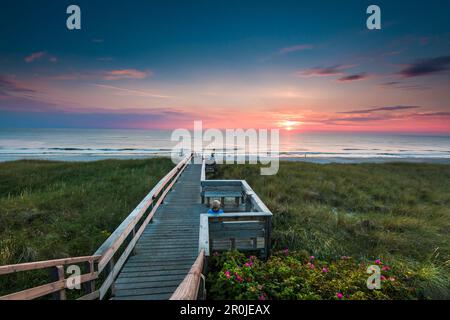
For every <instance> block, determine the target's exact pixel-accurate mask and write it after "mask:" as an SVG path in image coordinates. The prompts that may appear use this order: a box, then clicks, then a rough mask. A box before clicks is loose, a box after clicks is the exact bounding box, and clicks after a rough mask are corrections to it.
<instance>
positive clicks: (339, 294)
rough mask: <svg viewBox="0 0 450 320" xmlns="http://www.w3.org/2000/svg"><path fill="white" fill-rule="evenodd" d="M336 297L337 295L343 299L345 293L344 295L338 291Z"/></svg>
mask: <svg viewBox="0 0 450 320" xmlns="http://www.w3.org/2000/svg"><path fill="white" fill-rule="evenodd" d="M336 297H337V298H338V299H339V300H341V299H342V298H343V297H344V295H343V294H342V293H340V292H338V293H336Z"/></svg>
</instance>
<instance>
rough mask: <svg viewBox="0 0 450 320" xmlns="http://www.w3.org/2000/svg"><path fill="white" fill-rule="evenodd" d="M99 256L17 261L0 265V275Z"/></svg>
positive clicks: (66, 263) (96, 258) (95, 258)
mask: <svg viewBox="0 0 450 320" xmlns="http://www.w3.org/2000/svg"><path fill="white" fill-rule="evenodd" d="M100 258H101V256H96V255H93V256H82V257H73V258H63V259H54V260H44V261H35V262H26V263H18V264H9V265H5V266H0V275H5V274H10V273H16V272H21V271H30V270H39V269H45V268H51V267H57V266H64V265H68V264H77V263H81V262H91V261H97V260H99V259H100Z"/></svg>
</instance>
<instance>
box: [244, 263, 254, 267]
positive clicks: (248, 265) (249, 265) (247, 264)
mask: <svg viewBox="0 0 450 320" xmlns="http://www.w3.org/2000/svg"><path fill="white" fill-rule="evenodd" d="M244 266H246V267H247V268H250V267H251V266H252V265H251V264H250V263H248V262H246V263H245V264H244Z"/></svg>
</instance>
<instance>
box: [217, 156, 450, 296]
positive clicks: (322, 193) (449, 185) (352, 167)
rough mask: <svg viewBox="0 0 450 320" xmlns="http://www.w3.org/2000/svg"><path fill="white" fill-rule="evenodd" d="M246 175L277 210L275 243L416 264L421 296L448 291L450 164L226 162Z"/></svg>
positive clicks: (232, 171)
mask: <svg viewBox="0 0 450 320" xmlns="http://www.w3.org/2000/svg"><path fill="white" fill-rule="evenodd" d="M217 178H224V179H245V180H247V181H248V182H249V183H250V185H251V186H252V188H253V189H254V190H255V191H256V192H257V193H258V194H259V196H260V197H261V199H262V200H263V201H264V202H265V203H266V205H267V206H268V207H269V208H270V210H271V211H272V212H273V214H274V217H273V227H274V230H273V246H274V249H275V250H276V249H285V248H289V250H297V251H306V252H308V253H309V254H311V255H314V256H316V257H318V258H319V259H324V260H329V261H332V260H336V259H339V257H341V256H351V257H352V258H354V259H356V260H358V261H374V259H378V258H382V259H385V260H389V261H391V262H393V263H394V262H395V264H396V265H397V267H398V269H405V270H406V269H407V270H412V271H413V272H414V273H415V275H416V279H415V280H416V281H417V284H416V285H417V286H418V287H420V288H421V289H422V290H420V292H421V295H422V296H421V297H425V298H426V297H428V298H450V290H449V288H450V282H449V259H450V166H449V165H434V164H433V165H432V164H406V163H387V164H326V165H321V164H312V163H295V162H282V163H281V165H280V170H279V172H278V174H277V175H274V176H261V175H260V174H259V168H258V167H257V166H251V165H223V166H220V169H219V172H218V174H217Z"/></svg>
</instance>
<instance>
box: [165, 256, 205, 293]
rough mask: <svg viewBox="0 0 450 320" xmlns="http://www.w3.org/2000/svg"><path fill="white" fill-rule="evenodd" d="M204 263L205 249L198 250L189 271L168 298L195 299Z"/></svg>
mask: <svg viewBox="0 0 450 320" xmlns="http://www.w3.org/2000/svg"><path fill="white" fill-rule="evenodd" d="M204 264H205V251H204V250H200V253H199V254H198V257H197V259H196V260H195V262H194V264H193V265H192V267H191V269H190V270H189V273H188V274H187V276H186V277H185V278H184V280H183V281H182V282H181V283H180V285H179V286H178V287H177V289H176V290H175V292H174V293H173V294H172V296H171V297H170V300H196V299H197V296H198V291H199V288H200V281H201V279H202V272H203V266H204Z"/></svg>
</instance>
